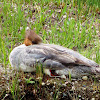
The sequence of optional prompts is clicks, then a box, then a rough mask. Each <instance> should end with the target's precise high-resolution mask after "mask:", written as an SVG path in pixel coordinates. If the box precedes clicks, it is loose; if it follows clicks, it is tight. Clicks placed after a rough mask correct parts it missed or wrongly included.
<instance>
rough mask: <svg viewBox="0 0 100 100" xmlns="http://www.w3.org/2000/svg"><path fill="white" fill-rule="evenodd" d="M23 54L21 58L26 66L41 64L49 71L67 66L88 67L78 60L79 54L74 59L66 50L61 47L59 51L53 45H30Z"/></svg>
mask: <svg viewBox="0 0 100 100" xmlns="http://www.w3.org/2000/svg"><path fill="white" fill-rule="evenodd" d="M23 52H24V53H23ZM23 52H22V55H23V57H21V58H24V59H23V62H24V63H25V64H26V65H27V66H29V65H30V66H33V65H34V64H36V63H42V64H43V65H44V66H45V67H46V68H49V69H62V68H65V67H66V66H67V65H69V64H80V65H86V66H89V64H88V63H86V62H85V61H84V60H80V59H79V57H78V56H82V55H80V54H79V53H78V54H79V55H78V56H77V57H76V56H74V55H71V54H70V53H69V52H67V49H65V50H61V47H60V49H59V48H58V47H56V46H55V45H54V46H50V45H32V46H29V47H27V48H25V49H24V51H23ZM73 52H74V51H73ZM76 53H77V52H76ZM82 57H83V56H82Z"/></svg>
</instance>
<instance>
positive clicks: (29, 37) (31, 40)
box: [24, 29, 42, 46]
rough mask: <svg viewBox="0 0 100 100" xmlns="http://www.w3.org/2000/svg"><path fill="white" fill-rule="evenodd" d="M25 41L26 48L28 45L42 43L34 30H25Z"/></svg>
mask: <svg viewBox="0 0 100 100" xmlns="http://www.w3.org/2000/svg"><path fill="white" fill-rule="evenodd" d="M25 34H26V35H25V40H24V44H25V45H26V46H29V45H33V44H39V43H41V42H42V39H41V38H40V36H38V35H37V34H36V33H35V31H34V30H30V29H26V33H25Z"/></svg>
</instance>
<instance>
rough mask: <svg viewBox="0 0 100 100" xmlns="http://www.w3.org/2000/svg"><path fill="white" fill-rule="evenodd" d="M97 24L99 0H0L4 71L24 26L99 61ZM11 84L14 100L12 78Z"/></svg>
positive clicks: (0, 57)
mask: <svg viewBox="0 0 100 100" xmlns="http://www.w3.org/2000/svg"><path fill="white" fill-rule="evenodd" d="M99 23H100V1H99V0H0V64H1V65H2V66H3V67H4V68H5V71H6V70H7V68H8V67H9V66H10V65H9V59H8V56H9V54H10V52H11V50H12V49H13V48H14V47H15V46H18V45H20V44H21V43H23V40H24V34H25V28H26V27H27V26H29V27H30V28H31V29H33V28H35V30H36V33H37V34H39V35H40V36H41V37H42V39H43V42H44V43H54V44H58V45H62V46H64V47H68V48H71V49H74V50H76V51H78V52H80V53H81V54H82V55H84V56H86V57H87V58H89V59H92V60H94V61H96V62H97V63H98V64H100V35H99V34H100V27H99ZM28 81H30V78H29V80H28ZM30 82H31V81H30ZM11 83H12V86H10V90H11V94H12V97H13V99H16V97H14V96H15V94H14V91H16V88H15V84H17V83H16V79H14V78H13V79H12V82H11ZM16 95H17V94H16Z"/></svg>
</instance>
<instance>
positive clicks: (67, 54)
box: [9, 29, 100, 77]
mask: <svg viewBox="0 0 100 100" xmlns="http://www.w3.org/2000/svg"><path fill="white" fill-rule="evenodd" d="M41 42H42V40H41V38H40V37H39V36H38V35H37V34H35V33H34V31H33V30H30V29H28V30H27V31H26V39H25V41H24V44H22V45H20V46H18V47H15V48H14V49H13V50H12V52H11V53H10V56H9V60H10V63H11V66H12V67H14V68H15V69H17V70H22V71H24V72H33V71H35V70H36V68H35V66H36V65H37V64H42V65H43V68H44V73H46V74H48V75H49V76H51V71H52V70H53V71H55V73H56V74H57V75H69V72H70V74H71V76H72V77H80V76H83V75H89V74H100V66H99V65H98V64H97V63H96V62H94V61H92V60H89V59H88V58H86V57H84V56H82V55H81V54H79V53H78V52H76V51H73V50H71V49H68V48H65V47H62V46H58V45H54V44H42V43H41ZM32 44H34V45H32ZM50 70H51V71H50Z"/></svg>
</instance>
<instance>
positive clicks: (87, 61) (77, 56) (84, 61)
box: [44, 44, 100, 67]
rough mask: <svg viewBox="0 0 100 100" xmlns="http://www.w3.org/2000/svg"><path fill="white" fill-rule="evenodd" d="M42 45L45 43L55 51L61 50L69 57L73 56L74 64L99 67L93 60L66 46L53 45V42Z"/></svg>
mask: <svg viewBox="0 0 100 100" xmlns="http://www.w3.org/2000/svg"><path fill="white" fill-rule="evenodd" d="M44 45H47V46H49V47H51V48H54V49H55V50H57V51H61V52H63V53H64V54H65V55H66V54H67V55H69V56H70V57H73V58H74V61H75V64H79V65H86V66H92V67H100V65H98V64H97V63H96V62H94V61H93V60H90V59H88V58H86V57H84V56H83V55H81V54H79V53H78V52H76V51H73V50H71V49H68V48H65V47H62V46H59V45H54V44H44ZM62 56H63V55H62ZM70 57H69V59H70Z"/></svg>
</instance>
